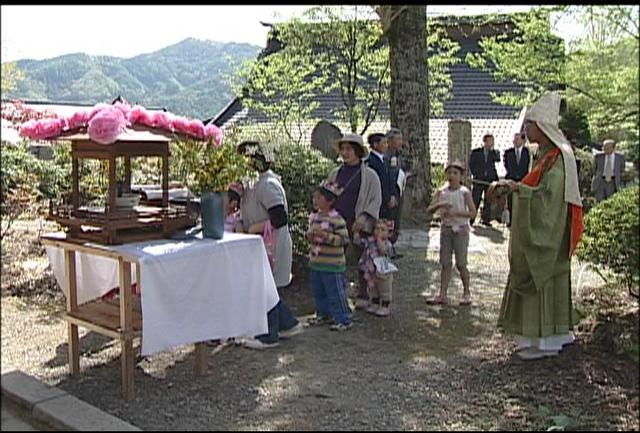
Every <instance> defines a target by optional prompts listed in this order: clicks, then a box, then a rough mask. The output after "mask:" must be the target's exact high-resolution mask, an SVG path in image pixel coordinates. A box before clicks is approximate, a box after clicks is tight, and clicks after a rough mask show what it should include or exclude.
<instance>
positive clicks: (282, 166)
mask: <svg viewBox="0 0 640 433" xmlns="http://www.w3.org/2000/svg"><path fill="white" fill-rule="evenodd" d="M275 160H276V162H275V166H274V171H275V172H276V173H277V174H278V175H279V176H280V178H281V179H282V185H283V186H284V189H285V191H286V193H287V202H288V204H289V217H290V218H289V219H290V222H289V227H290V229H291V236H292V238H293V248H294V252H295V253H296V254H306V253H307V252H308V251H309V244H308V243H307V240H306V238H305V233H306V231H307V228H308V225H309V211H310V210H311V209H312V195H313V191H314V190H315V188H316V187H317V186H318V184H319V183H320V182H322V181H323V180H324V179H326V177H327V176H328V175H329V172H330V171H331V169H332V168H334V167H335V166H336V164H335V163H334V162H333V161H331V160H329V159H327V158H326V157H325V156H324V155H322V153H321V152H320V151H318V150H316V149H314V148H312V147H309V146H304V145H295V144H281V145H280V146H278V147H277V148H276V149H275Z"/></svg>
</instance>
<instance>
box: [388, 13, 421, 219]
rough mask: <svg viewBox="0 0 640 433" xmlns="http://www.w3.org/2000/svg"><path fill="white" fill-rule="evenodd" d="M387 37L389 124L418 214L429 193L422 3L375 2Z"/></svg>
mask: <svg viewBox="0 0 640 433" xmlns="http://www.w3.org/2000/svg"><path fill="white" fill-rule="evenodd" d="M376 11H377V12H378V15H379V17H380V20H381V22H382V25H383V28H384V30H385V34H386V36H387V37H388V40H389V62H390V65H391V85H390V95H391V97H390V108H391V125H392V126H395V127H397V128H399V129H400V130H401V131H402V134H403V136H404V137H405V141H406V146H407V149H406V151H407V153H408V156H409V158H408V159H409V161H410V163H411V167H410V170H411V173H412V174H413V180H412V182H410V183H408V184H407V191H406V192H405V197H410V199H411V202H412V210H413V214H414V215H413V216H414V217H415V216H419V212H418V210H419V209H424V208H425V207H426V204H427V203H428V201H429V198H430V196H431V187H430V179H431V169H430V162H431V158H430V154H429V146H428V143H429V98H428V94H427V83H428V75H427V74H428V70H427V67H426V61H425V57H426V53H427V47H426V38H425V35H426V17H427V9H426V6H400V5H393V6H388V5H384V6H378V7H377V8H376Z"/></svg>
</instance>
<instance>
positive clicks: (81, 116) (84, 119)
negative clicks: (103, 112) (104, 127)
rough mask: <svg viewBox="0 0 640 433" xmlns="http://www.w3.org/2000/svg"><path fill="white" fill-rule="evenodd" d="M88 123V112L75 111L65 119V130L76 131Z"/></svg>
mask: <svg viewBox="0 0 640 433" xmlns="http://www.w3.org/2000/svg"><path fill="white" fill-rule="evenodd" d="M88 122H89V112H87V111H76V112H75V113H73V114H72V115H71V117H69V118H68V119H67V128H68V129H76V128H84V127H85V126H87V123H88Z"/></svg>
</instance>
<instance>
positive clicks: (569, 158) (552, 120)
mask: <svg viewBox="0 0 640 433" xmlns="http://www.w3.org/2000/svg"><path fill="white" fill-rule="evenodd" d="M561 100H562V98H560V95H558V94H556V93H545V94H544V95H542V96H541V97H540V99H538V100H537V101H536V102H535V104H533V105H532V106H531V108H529V109H528V110H527V114H525V116H524V120H525V121H526V120H528V121H531V122H535V124H536V125H538V128H540V130H541V131H542V132H543V133H544V135H546V136H547V137H548V138H549V140H551V142H552V143H553V144H554V145H555V146H556V147H557V148H558V149H560V151H561V152H562V159H563V161H564V173H565V177H564V179H565V182H564V200H565V201H566V202H569V203H573V204H575V205H577V206H582V200H581V198H580V189H579V188H578V170H577V169H576V158H575V156H574V154H573V149H571V144H570V143H569V141H568V140H567V139H566V138H565V136H564V135H563V134H562V131H560V128H559V127H558V122H559V121H560V102H561Z"/></svg>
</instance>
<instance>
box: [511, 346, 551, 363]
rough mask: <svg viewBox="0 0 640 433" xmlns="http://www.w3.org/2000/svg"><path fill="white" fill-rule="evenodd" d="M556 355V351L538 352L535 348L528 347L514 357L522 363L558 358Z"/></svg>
mask: <svg viewBox="0 0 640 433" xmlns="http://www.w3.org/2000/svg"><path fill="white" fill-rule="evenodd" d="M558 353H559V352H558V351H557V350H540V349H538V348H536V347H529V348H528V349H524V350H520V351H518V352H516V356H517V357H518V358H520V359H522V360H524V361H531V360H534V359H542V358H549V357H553V356H558Z"/></svg>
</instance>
